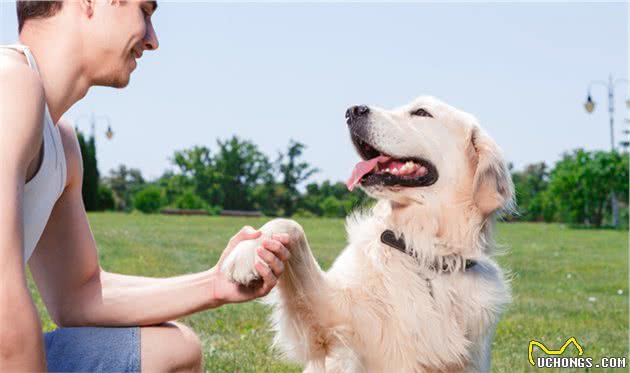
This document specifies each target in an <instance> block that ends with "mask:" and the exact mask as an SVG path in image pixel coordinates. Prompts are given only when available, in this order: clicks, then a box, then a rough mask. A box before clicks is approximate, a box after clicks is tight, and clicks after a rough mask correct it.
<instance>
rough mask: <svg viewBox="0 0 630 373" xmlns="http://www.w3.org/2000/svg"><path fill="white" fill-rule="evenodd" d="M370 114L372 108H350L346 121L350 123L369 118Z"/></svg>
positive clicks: (360, 106)
mask: <svg viewBox="0 0 630 373" xmlns="http://www.w3.org/2000/svg"><path fill="white" fill-rule="evenodd" d="M369 113H370V108H369V107H367V106H365V105H355V106H350V107H349V108H348V110H346V119H347V122H348V123H350V121H352V120H355V119H357V118H360V117H363V116H367V115H368V114H369Z"/></svg>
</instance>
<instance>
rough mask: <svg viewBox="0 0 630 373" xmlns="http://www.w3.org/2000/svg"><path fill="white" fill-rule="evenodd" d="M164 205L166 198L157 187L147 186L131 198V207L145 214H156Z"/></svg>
mask: <svg viewBox="0 0 630 373" xmlns="http://www.w3.org/2000/svg"><path fill="white" fill-rule="evenodd" d="M165 204H166V198H164V194H163V193H162V189H161V188H159V187H157V186H148V187H146V188H144V189H142V190H140V191H138V192H137V193H136V194H135V195H134V198H133V206H134V207H135V208H136V209H137V210H140V211H142V212H144V213H145V214H151V213H156V212H158V211H159V210H160V208H161V207H162V206H164V205H165Z"/></svg>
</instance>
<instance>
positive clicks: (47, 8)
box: [15, 0, 63, 33]
mask: <svg viewBox="0 0 630 373" xmlns="http://www.w3.org/2000/svg"><path fill="white" fill-rule="evenodd" d="M62 6H63V2H62V1H59V0H57V1H41V0H39V1H38V0H34V1H31V0H18V1H16V2H15V7H16V10H17V18H18V33H19V32H21V31H22V27H24V22H26V20H28V19H32V18H46V17H51V16H54V15H55V14H56V13H57V12H58V11H59V10H61V7H62Z"/></svg>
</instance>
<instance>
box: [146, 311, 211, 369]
mask: <svg viewBox="0 0 630 373" xmlns="http://www.w3.org/2000/svg"><path fill="white" fill-rule="evenodd" d="M141 346H142V371H143V372H151V371H173V372H201V371H202V364H203V354H202V351H201V341H200V340H199V337H198V336H197V335H196V334H195V332H194V331H193V330H192V329H190V328H189V327H187V326H186V325H184V324H181V323H178V322H175V321H171V322H167V323H164V324H161V325H159V326H150V327H144V328H142V343H141Z"/></svg>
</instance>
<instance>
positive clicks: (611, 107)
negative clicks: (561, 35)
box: [584, 74, 630, 227]
mask: <svg viewBox="0 0 630 373" xmlns="http://www.w3.org/2000/svg"><path fill="white" fill-rule="evenodd" d="M619 83H625V84H629V81H628V79H616V80H615V79H613V77H612V74H611V75H609V76H608V81H607V82H606V81H603V80H594V81H592V82H590V83H589V85H588V96H587V98H586V102H585V103H584V109H585V110H586V112H587V113H589V114H590V113H592V112H593V111H594V110H595V102H594V101H593V99H592V98H591V87H592V86H594V85H603V86H604V87H606V89H607V90H608V116H609V123H610V148H611V151H613V152H614V151H615V130H614V127H615V119H614V118H615V86H616V85H617V84H619ZM626 105H627V106H628V107H630V100H627V101H626ZM611 206H612V213H613V222H612V223H613V226H615V227H617V226H618V225H619V209H618V208H617V198H616V197H615V192H614V191H613V192H612V193H611Z"/></svg>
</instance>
